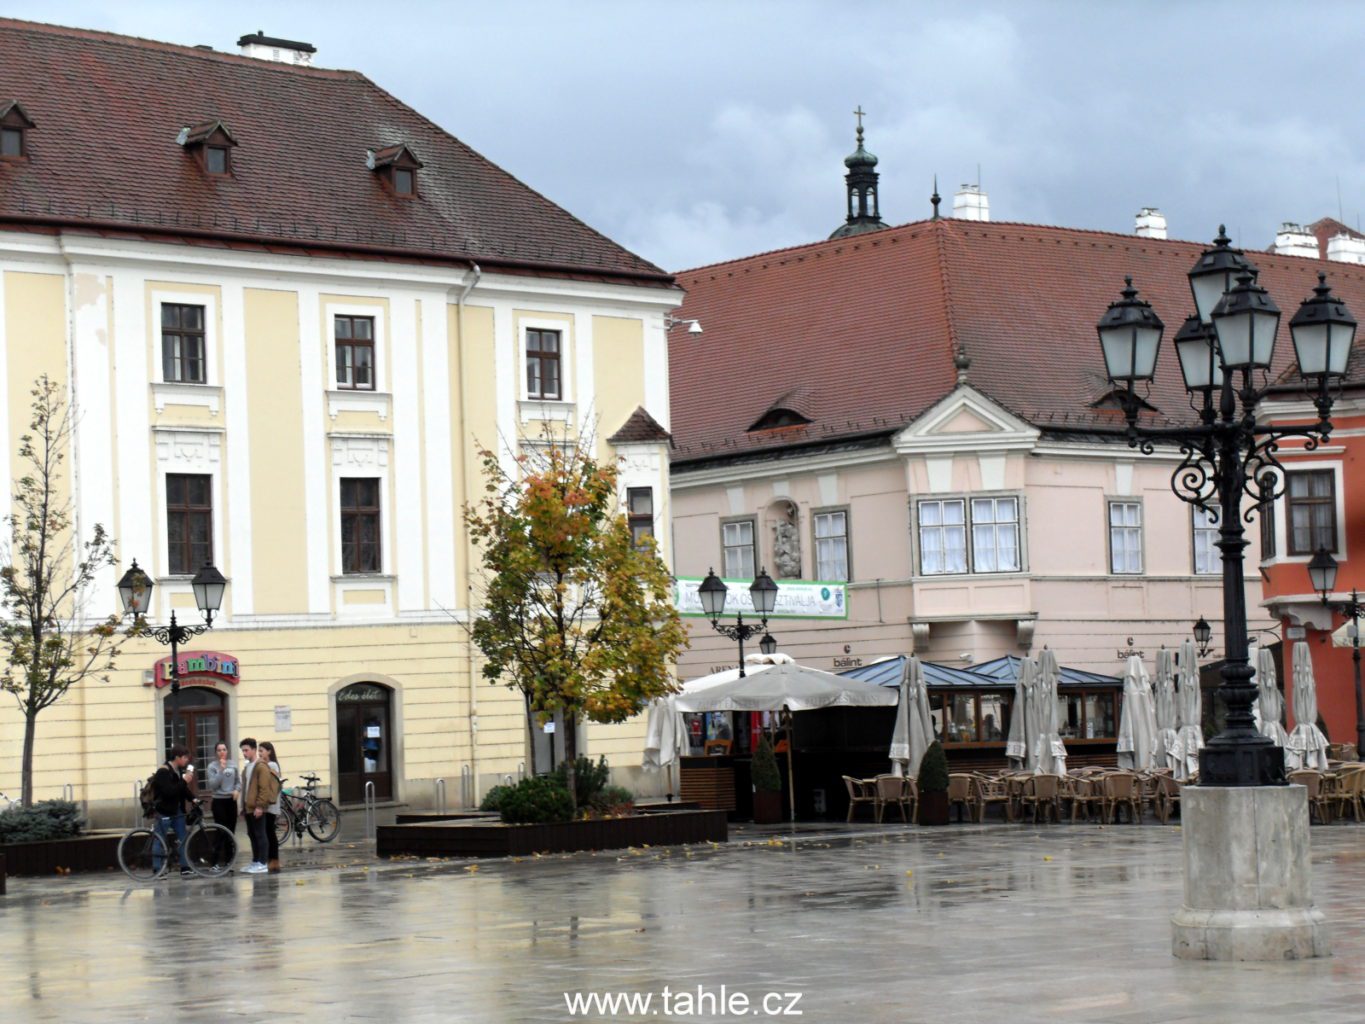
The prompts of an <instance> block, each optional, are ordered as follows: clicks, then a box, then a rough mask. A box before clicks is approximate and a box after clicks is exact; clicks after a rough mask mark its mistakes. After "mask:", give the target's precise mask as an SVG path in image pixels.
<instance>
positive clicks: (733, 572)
mask: <svg viewBox="0 0 1365 1024" xmlns="http://www.w3.org/2000/svg"><path fill="white" fill-rule="evenodd" d="M720 536H721V547H722V548H723V549H724V555H725V557H724V565H723V569H722V574H723V575H724V576H725V578H726V579H731V580H739V579H750V578H751V577H752V576H753V575H754V521H753V520H752V519H741V520H738V521H736V522H733V523H723V524H721V528H720Z"/></svg>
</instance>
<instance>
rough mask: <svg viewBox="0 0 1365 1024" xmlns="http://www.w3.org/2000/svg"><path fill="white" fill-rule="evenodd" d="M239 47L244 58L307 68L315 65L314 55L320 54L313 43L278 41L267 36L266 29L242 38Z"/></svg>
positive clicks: (239, 40) (238, 41)
mask: <svg viewBox="0 0 1365 1024" xmlns="http://www.w3.org/2000/svg"><path fill="white" fill-rule="evenodd" d="M237 45H238V46H239V47H241V54H242V56H243V57H255V58H256V59H257V60H273V61H276V62H277V63H280V64H300V65H303V66H305V67H306V66H308V65H311V64H312V63H313V54H315V53H317V52H318V48H317V47H316V46H314V45H313V44H312V43H301V42H299V41H297V40H295V39H277V38H275V37H274V36H268V35H266V34H265V30H264V29H261V30H258V31H257V32H255V33H253V34H252V35H245V36H242V38H241V39H238V40H237Z"/></svg>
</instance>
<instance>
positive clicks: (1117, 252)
mask: <svg viewBox="0 0 1365 1024" xmlns="http://www.w3.org/2000/svg"><path fill="white" fill-rule="evenodd" d="M1214 229H1216V225H1213V226H1212V227H1211V229H1210V232H1209V233H1210V236H1212V235H1213V233H1214ZM1206 247H1207V243H1198V242H1178V241H1166V240H1157V239H1146V238H1139V237H1136V236H1132V235H1119V234H1110V233H1106V232H1099V231H1083V230H1077V229H1072V228H1056V227H1043V226H1038V225H1032V224H1010V223H999V222H988V223H983V222H976V221H960V220H952V219H943V220H939V221H919V222H916V223H912V224H905V225H901V226H899V227H894V228H889V229H887V230H885V231H879V232H875V233H872V234H868V235H862V236H859V237H856V238H849V239H833V240H829V241H823V242H817V243H814V244H812V245H805V246H798V247H796V248H792V249H784V250H780V251H777V252H770V253H762V254H759V255H757V256H750V257H747V258H745V259H741V260H734V261H731V262H728V263H718V264H715V265H712V266H706V267H699V268H696V269H694V270H686V271H681V272H679V274H678V283H679V284H680V285H681V286H682V287H683V288H685V289H686V290H687V298H686V300H685V302H684V304H683V307H682V308H681V309H680V310H679V311H678V312H677V314H676V315H677V316H679V317H687V318H696V319H698V320H700V321H701V323H702V325H703V327H704V328H705V333H704V334H701V335H691V334H682V333H681V332H679V333H678V334H677V335H676V336H670V339H669V360H670V363H669V375H670V380H671V399H672V403H671V404H672V410H671V413H672V425H673V437H674V445H675V450H674V460H675V461H692V460H707V459H713V458H731V457H733V456H735V455H736V454H739V453H744V452H760V451H763V450H766V449H773V448H778V447H788V446H792V445H798V444H800V445H810V444H821V443H826V442H829V441H832V440H835V439H837V438H841V437H853V436H863V435H867V434H871V433H877V432H882V433H890V432H891V431H893V430H895V429H896V428H897V427H899V426H900V425H901V424H903V423H907V422H909V421H910V420H912V419H914V418H915V417H917V416H919V415H920V414H921V413H923V412H924V411H925V410H926V409H927V408H928V407H929V406H930V405H932V404H933V403H934V402H935V401H937V400H938V399H939V398H941V397H943V396H944V395H945V394H947V393H948V392H950V391H951V390H952V389H953V387H954V386H955V383H956V368H955V367H954V364H953V356H954V353H955V351H956V350H957V348H958V346H961V347H962V348H963V349H964V350H965V352H966V354H967V355H968V356H969V357H970V359H971V366H970V369H969V370H968V371H967V379H968V380H969V382H970V383H971V384H972V386H973V387H975V388H977V389H979V390H980V391H982V392H984V393H985V394H986V395H988V396H989V397H990V398H992V399H993V400H994V401H996V402H998V403H999V404H1000V405H1002V406H1003V407H1005V408H1006V409H1008V410H1010V411H1011V412H1013V413H1015V414H1016V415H1018V416H1020V417H1021V418H1023V419H1025V420H1027V421H1029V422H1032V423H1034V424H1035V425H1037V426H1039V427H1041V428H1043V429H1044V430H1045V431H1049V432H1056V431H1065V430H1074V429H1083V430H1086V431H1090V432H1094V431H1104V430H1106V429H1115V428H1121V427H1122V425H1123V418H1122V414H1121V413H1120V412H1119V410H1118V409H1117V408H1115V407H1114V405H1113V403H1112V402H1104V401H1101V399H1103V398H1104V396H1105V395H1106V394H1107V393H1108V392H1109V391H1110V390H1111V388H1110V385H1109V382H1108V380H1107V378H1106V376H1105V373H1104V362H1103V359H1102V357H1101V355H1100V350H1099V342H1098V340H1097V339H1096V336H1095V323H1096V321H1097V320H1098V319H1099V317H1100V315H1101V314H1102V313H1103V312H1104V310H1105V308H1106V307H1107V306H1108V304H1109V303H1110V302H1111V301H1113V300H1115V299H1117V298H1118V295H1119V291H1120V289H1121V288H1122V287H1123V278H1124V275H1125V274H1131V275H1132V276H1133V283H1134V284H1135V285H1136V286H1137V287H1138V288H1139V289H1140V290H1141V294H1142V297H1143V298H1146V299H1147V300H1148V301H1150V302H1152V304H1153V305H1154V307H1155V308H1156V311H1157V313H1158V314H1159V315H1160V316H1161V318H1162V319H1163V320H1164V321H1165V323H1166V335H1165V341H1164V342H1163V345H1162V353H1161V357H1160V360H1159V362H1158V373H1157V379H1156V381H1155V382H1154V386H1153V387H1152V390H1151V393H1150V394H1149V395H1148V396H1147V399H1148V401H1149V402H1150V403H1151V405H1152V406H1154V407H1155V408H1156V410H1158V412H1157V414H1156V415H1155V416H1154V417H1153V418H1154V419H1156V420H1157V421H1167V422H1173V421H1176V420H1185V419H1189V418H1190V417H1191V415H1192V414H1191V412H1190V406H1189V399H1188V395H1187V394H1186V392H1185V389H1184V387H1183V386H1182V384H1181V378H1180V369H1179V365H1178V362H1177V360H1176V358H1175V352H1174V350H1173V348H1172V347H1171V343H1170V339H1172V338H1173V337H1174V335H1175V332H1176V330H1177V329H1178V328H1179V326H1180V323H1181V321H1182V320H1183V319H1184V317H1185V316H1187V315H1189V314H1190V313H1191V312H1192V311H1193V300H1192V299H1191V297H1190V291H1189V282H1188V279H1187V278H1186V276H1185V275H1186V272H1187V271H1188V270H1189V268H1190V267H1191V266H1192V265H1193V264H1194V261H1195V259H1196V257H1197V256H1198V254H1199V253H1200V252H1201V251H1203V249H1205V248H1206ZM1248 255H1249V258H1250V259H1251V260H1252V262H1253V263H1255V264H1256V265H1257V266H1258V267H1259V268H1260V269H1261V276H1260V281H1261V283H1262V284H1264V285H1265V286H1266V287H1267V288H1268V289H1269V290H1270V292H1271V294H1272V295H1273V296H1274V298H1275V300H1276V302H1277V303H1279V305H1280V307H1281V309H1282V310H1283V312H1284V316H1283V318H1282V320H1281V327H1280V344H1279V346H1278V348H1277V352H1276V367H1275V368H1274V372H1275V375H1278V374H1280V373H1281V372H1282V371H1283V370H1284V368H1285V367H1287V366H1288V365H1289V363H1290V362H1291V361H1292V358H1293V355H1292V349H1293V346H1292V344H1291V343H1290V341H1289V332H1288V326H1289V318H1290V316H1292V315H1293V313H1294V311H1295V310H1296V309H1297V308H1298V304H1299V302H1300V301H1301V300H1302V299H1304V298H1306V297H1307V296H1309V295H1310V294H1311V292H1312V286H1313V285H1314V284H1315V283H1316V276H1317V272H1318V271H1319V270H1320V269H1321V270H1325V271H1326V273H1327V275H1328V282H1329V283H1330V284H1331V285H1332V287H1333V289H1334V290H1335V291H1336V292H1337V293H1338V294H1340V295H1342V296H1343V297H1344V298H1345V299H1346V301H1347V304H1348V305H1349V306H1350V308H1351V309H1352V310H1354V311H1355V314H1356V316H1357V317H1360V318H1361V319H1362V320H1365V266H1354V265H1350V264H1342V263H1327V262H1325V261H1318V260H1307V259H1303V258H1301V257H1292V256H1275V255H1273V254H1270V253H1264V252H1254V253H1249V254H1248ZM794 389H802V390H801V394H802V395H803V396H804V397H805V398H806V401H805V402H803V407H802V409H801V410H800V411H801V412H802V414H803V415H805V416H807V417H809V418H810V419H811V420H812V422H811V423H810V424H808V425H804V426H799V427H787V428H783V429H780V430H764V431H755V432H751V431H749V430H748V429H747V428H749V427H750V426H752V425H754V424H755V422H756V421H758V420H759V417H761V416H762V415H763V413H764V412H765V411H766V410H767V409H769V408H770V407H771V406H772V405H773V404H774V402H776V401H777V400H778V399H779V397H780V396H783V395H786V394H788V393H790V392H792V391H793V390H794ZM812 399H814V400H812ZM1097 402H1098V405H1096V403H1097Z"/></svg>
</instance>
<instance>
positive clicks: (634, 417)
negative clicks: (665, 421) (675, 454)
mask: <svg viewBox="0 0 1365 1024" xmlns="http://www.w3.org/2000/svg"><path fill="white" fill-rule="evenodd" d="M672 437H673V435H672V434H670V433H669V432H668V431H667V430H665V429H664V428H663V426H662V425H660V423H659V421H658V420H656V419H655V418H654V417H653V416H651V415H650V414H649V413H647V412H646V411H645V407H644V406H643V405H637V406H636V407H635V411H634V412H633V413H631V414H630V417H629V418H628V419H627V420H626V422H625V423H623V424H621V429H620V430H618V431H617V432H616V433H614V434H612V435H611V437H609V438H607V442H608V443H609V444H638V443H640V442H651V441H652V442H664V441H669V440H671V439H672Z"/></svg>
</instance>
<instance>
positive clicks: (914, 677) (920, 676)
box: [891, 654, 934, 776]
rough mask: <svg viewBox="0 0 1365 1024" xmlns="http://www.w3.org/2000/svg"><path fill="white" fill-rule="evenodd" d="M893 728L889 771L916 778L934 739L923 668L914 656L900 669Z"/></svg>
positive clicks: (907, 659) (906, 660)
mask: <svg viewBox="0 0 1365 1024" xmlns="http://www.w3.org/2000/svg"><path fill="white" fill-rule="evenodd" d="M899 698H900V699H899V703H898V704H897V706H896V728H895V731H894V732H892V734H891V770H892V771H893V772H894V773H895V774H896V775H912V776H913V775H916V774H918V772H919V763H920V761H921V759H923V757H924V752H925V751H926V750H928V749H929V744H930V743H932V742H933V740H934V726H933V722H932V721H931V720H930V718H929V691H928V689H927V688H926V687H925V684H924V666H923V665H921V664H920V660H919V658H918V657H916V656H915V655H913V654H912V655H910V657H908V658H906V659H905V665H904V666H902V668H901V685H900V692H899Z"/></svg>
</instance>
